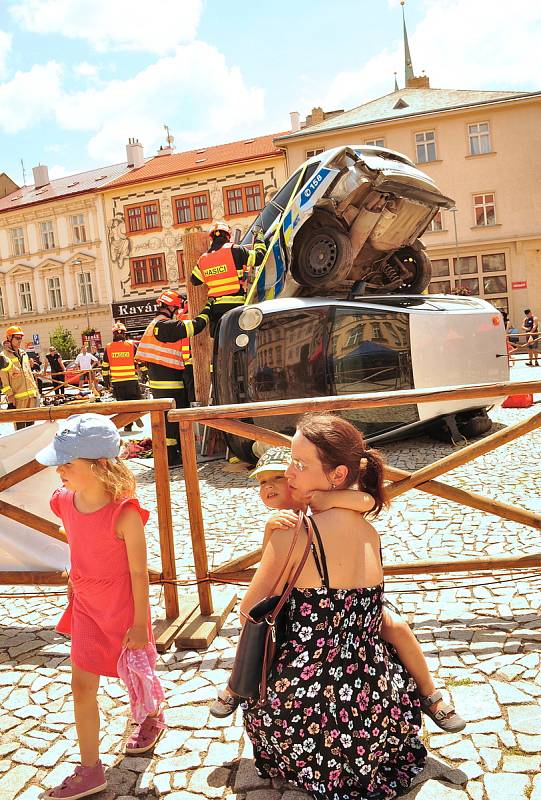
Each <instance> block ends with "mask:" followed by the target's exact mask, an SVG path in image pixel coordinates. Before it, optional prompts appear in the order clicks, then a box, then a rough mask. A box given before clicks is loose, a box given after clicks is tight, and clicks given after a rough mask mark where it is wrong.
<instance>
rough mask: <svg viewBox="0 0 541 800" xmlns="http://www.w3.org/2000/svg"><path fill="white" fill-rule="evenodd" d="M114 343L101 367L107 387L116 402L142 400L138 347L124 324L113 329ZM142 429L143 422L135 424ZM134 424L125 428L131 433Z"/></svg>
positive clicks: (107, 350) (110, 345) (104, 357)
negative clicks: (136, 364)
mask: <svg viewBox="0 0 541 800" xmlns="http://www.w3.org/2000/svg"><path fill="white" fill-rule="evenodd" d="M112 333H113V341H112V342H109V344H107V345H106V347H105V351H104V354H103V362H102V365H101V374H102V376H103V379H104V382H105V385H106V386H107V387H108V388H110V389H111V391H112V392H113V397H114V398H115V400H119V401H120V400H140V399H141V392H140V391H139V379H138V377H137V370H136V368H135V353H136V351H137V347H136V345H135V343H134V342H132V341H131V340H130V339H128V331H127V329H126V326H125V325H124V323H123V322H115V323H114V325H113V328H112ZM135 424H136V425H138V426H139V427H140V428H142V427H143V421H142V420H140V419H138V420H136V422H135ZM132 425H133V423H132V422H130V423H128V424H127V425H125V426H124V430H125V431H127V432H128V433H129V432H131V429H132Z"/></svg>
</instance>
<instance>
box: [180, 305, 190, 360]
mask: <svg viewBox="0 0 541 800" xmlns="http://www.w3.org/2000/svg"><path fill="white" fill-rule="evenodd" d="M178 319H179V320H180V321H181V322H183V321H184V320H185V319H191V317H190V315H189V314H180V315H179V316H178ZM180 349H181V351H182V358H183V359H184V363H185V364H191V363H192V348H191V345H190V339H189V337H188V336H186V338H185V339H181V340H180Z"/></svg>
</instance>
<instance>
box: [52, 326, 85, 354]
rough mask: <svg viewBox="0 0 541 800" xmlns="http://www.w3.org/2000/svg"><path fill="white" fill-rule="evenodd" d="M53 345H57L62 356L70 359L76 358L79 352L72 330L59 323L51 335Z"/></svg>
mask: <svg viewBox="0 0 541 800" xmlns="http://www.w3.org/2000/svg"><path fill="white" fill-rule="evenodd" d="M49 338H50V341H51V346H52V347H56V349H57V350H58V352H59V353H60V355H61V356H62V358H65V359H70V358H75V356H76V355H77V353H78V352H79V348H78V347H77V343H76V342H75V339H74V338H73V335H72V333H71V331H69V330H68V329H67V328H64V327H63V326H62V325H59V326H58V327H57V328H55V329H54V331H53V332H52V333H51V335H50V337H49Z"/></svg>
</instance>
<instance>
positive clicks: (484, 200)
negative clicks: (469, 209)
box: [473, 192, 496, 227]
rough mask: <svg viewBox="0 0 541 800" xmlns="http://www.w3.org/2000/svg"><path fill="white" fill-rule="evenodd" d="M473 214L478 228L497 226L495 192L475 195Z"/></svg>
mask: <svg viewBox="0 0 541 800" xmlns="http://www.w3.org/2000/svg"><path fill="white" fill-rule="evenodd" d="M473 213H474V218H475V225H476V226H477V227H483V226H484V225H495V224H496V198H495V195H494V192H488V193H486V194H475V195H474V196H473Z"/></svg>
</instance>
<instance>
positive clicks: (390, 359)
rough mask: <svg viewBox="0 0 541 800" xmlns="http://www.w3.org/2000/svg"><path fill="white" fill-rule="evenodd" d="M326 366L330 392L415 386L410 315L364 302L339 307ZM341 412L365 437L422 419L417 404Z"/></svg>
mask: <svg viewBox="0 0 541 800" xmlns="http://www.w3.org/2000/svg"><path fill="white" fill-rule="evenodd" d="M327 370H328V375H329V385H330V394H331V395H343V394H360V393H365V392H386V391H399V390H404V389H413V388H414V385H413V372H412V368H411V350H410V331H409V315H408V314H405V313H402V312H396V311H391V310H383V309H378V308H366V307H362V306H361V307H358V306H349V307H348V306H339V307H337V308H335V309H334V318H333V323H332V328H331V333H330V336H329V344H328V351H327ZM341 415H342V416H344V417H345V418H346V419H349V420H350V421H351V422H352V423H353V424H354V425H355V426H356V427H358V428H359V429H360V430H362V431H363V433H364V434H365V435H366V436H376V435H379V434H383V433H387V432H388V431H392V430H394V429H396V428H400V427H402V426H403V425H410V424H412V423H415V422H417V421H418V420H419V415H418V412H417V406H416V405H415V404H412V405H407V406H396V407H394V408H393V407H385V408H367V409H355V410H352V411H343V412H341Z"/></svg>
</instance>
